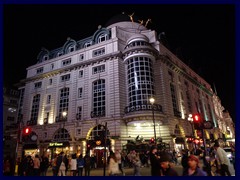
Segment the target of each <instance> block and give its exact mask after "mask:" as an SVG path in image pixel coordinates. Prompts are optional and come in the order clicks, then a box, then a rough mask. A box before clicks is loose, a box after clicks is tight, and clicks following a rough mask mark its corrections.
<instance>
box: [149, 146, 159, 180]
mask: <svg viewBox="0 0 240 180" xmlns="http://www.w3.org/2000/svg"><path fill="white" fill-rule="evenodd" d="M149 158H150V163H151V176H160V165H159V162H158V161H159V158H160V157H159V156H158V155H157V147H156V146H154V145H153V146H152V147H151V150H150V155H149Z"/></svg>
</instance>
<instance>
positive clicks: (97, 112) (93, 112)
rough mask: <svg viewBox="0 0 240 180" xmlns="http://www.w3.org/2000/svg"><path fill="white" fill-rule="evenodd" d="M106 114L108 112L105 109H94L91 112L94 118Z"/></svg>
mask: <svg viewBox="0 0 240 180" xmlns="http://www.w3.org/2000/svg"><path fill="white" fill-rule="evenodd" d="M105 115H106V113H105V111H104V110H103V111H92V112H91V118H94V117H103V116H105Z"/></svg>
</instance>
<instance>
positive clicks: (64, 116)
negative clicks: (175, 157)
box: [62, 111, 67, 119]
mask: <svg viewBox="0 0 240 180" xmlns="http://www.w3.org/2000/svg"><path fill="white" fill-rule="evenodd" d="M62 116H63V118H64V119H65V118H66V116H67V112H66V111H63V112H62Z"/></svg>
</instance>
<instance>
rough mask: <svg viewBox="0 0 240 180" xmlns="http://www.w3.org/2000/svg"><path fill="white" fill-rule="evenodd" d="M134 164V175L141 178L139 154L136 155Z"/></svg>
mask: <svg viewBox="0 0 240 180" xmlns="http://www.w3.org/2000/svg"><path fill="white" fill-rule="evenodd" d="M132 164H133V175H134V176H141V175H140V167H141V160H140V157H139V153H136V154H135V156H133V158H132Z"/></svg>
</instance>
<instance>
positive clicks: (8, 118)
mask: <svg viewBox="0 0 240 180" xmlns="http://www.w3.org/2000/svg"><path fill="white" fill-rule="evenodd" d="M14 119H15V118H14V117H12V116H8V117H7V121H14Z"/></svg>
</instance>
